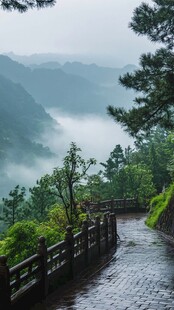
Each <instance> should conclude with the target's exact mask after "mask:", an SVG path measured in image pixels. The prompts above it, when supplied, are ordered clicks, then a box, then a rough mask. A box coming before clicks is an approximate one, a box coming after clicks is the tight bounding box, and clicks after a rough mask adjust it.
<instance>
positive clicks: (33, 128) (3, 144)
mask: <svg viewBox="0 0 174 310" xmlns="http://www.w3.org/2000/svg"><path fill="white" fill-rule="evenodd" d="M54 124H55V121H54V120H53V119H52V118H51V117H50V115H49V114H47V113H46V112H45V110H44V109H43V107H42V106H41V105H39V104H37V103H36V102H35V101H34V99H33V98H32V97H31V96H30V95H29V94H28V93H27V92H26V91H25V89H24V88H23V87H22V86H21V85H19V84H15V83H13V82H12V81H10V80H8V79H6V78H4V77H3V76H0V173H1V181H0V185H1V188H0V193H2V192H4V191H7V190H9V186H10V179H9V176H8V175H7V172H6V165H8V164H9V163H18V164H24V163H25V165H32V164H33V161H34V159H36V158H38V157H40V158H48V157H50V156H52V155H53V154H52V153H51V151H50V150H49V149H48V147H44V146H43V145H42V144H41V143H37V141H39V139H40V135H41V133H42V132H43V130H46V128H51V127H53V126H54ZM7 184H9V186H8V185H7ZM6 187H7V188H6Z"/></svg>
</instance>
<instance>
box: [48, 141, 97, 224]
mask: <svg viewBox="0 0 174 310" xmlns="http://www.w3.org/2000/svg"><path fill="white" fill-rule="evenodd" d="M79 152H81V149H80V148H78V147H77V146H76V144H75V143H74V142H72V143H71V145H70V150H69V151H68V152H67V156H65V158H64V159H63V167H62V168H59V167H57V168H55V169H54V171H53V174H52V175H51V177H50V178H49V177H48V176H47V177H46V178H47V180H48V182H49V184H50V186H51V189H52V190H53V193H55V195H56V196H57V197H58V202H60V201H61V202H62V204H63V206H64V208H65V211H66V216H67V220H68V223H69V224H71V225H73V223H74V218H76V219H77V217H78V213H77V208H76V207H77V204H78V199H77V197H76V188H77V185H79V184H80V183H81V182H82V181H83V180H84V179H85V178H86V176H87V171H88V170H89V168H90V166H91V165H94V164H95V163H96V160H95V159H94V158H90V159H89V160H87V161H86V160H84V159H83V158H82V157H81V156H80V155H79Z"/></svg>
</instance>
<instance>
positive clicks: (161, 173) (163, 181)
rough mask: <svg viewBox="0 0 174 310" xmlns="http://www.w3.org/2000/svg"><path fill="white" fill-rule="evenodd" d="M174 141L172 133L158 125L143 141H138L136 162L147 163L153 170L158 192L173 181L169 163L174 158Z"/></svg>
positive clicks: (135, 153)
mask: <svg viewBox="0 0 174 310" xmlns="http://www.w3.org/2000/svg"><path fill="white" fill-rule="evenodd" d="M173 152H174V143H173V141H172V135H171V133H170V132H167V131H165V130H163V129H160V128H159V127H157V128H156V129H155V130H153V131H152V132H151V134H150V135H148V136H147V137H146V138H145V139H143V140H142V141H141V140H140V141H137V142H136V152H134V162H135V163H142V164H145V165H146V166H147V167H148V168H149V169H150V170H151V172H152V175H153V183H154V185H155V188H156V190H157V192H158V193H160V192H161V191H162V189H163V187H164V186H165V187H167V186H169V184H170V183H171V174H172V172H171V170H172V168H171V169H170V171H169V163H170V162H171V160H172V158H173Z"/></svg>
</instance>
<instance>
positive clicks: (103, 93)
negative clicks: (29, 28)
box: [0, 55, 133, 114]
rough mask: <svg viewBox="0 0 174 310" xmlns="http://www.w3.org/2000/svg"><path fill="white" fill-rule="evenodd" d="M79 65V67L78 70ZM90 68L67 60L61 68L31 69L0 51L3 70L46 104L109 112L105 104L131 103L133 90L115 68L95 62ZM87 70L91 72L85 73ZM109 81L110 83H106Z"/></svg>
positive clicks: (67, 110) (74, 109) (75, 110)
mask: <svg viewBox="0 0 174 310" xmlns="http://www.w3.org/2000/svg"><path fill="white" fill-rule="evenodd" d="M46 66H48V64H46ZM74 66H75V69H74ZM67 67H68V68H69V69H68V68H67ZM77 67H78V68H80V69H78V70H77ZM89 68H91V67H90V66H87V65H82V64H77V63H76V64H75V65H68V64H65V65H64V66H63V67H62V69H47V68H39V69H34V70H31V69H30V68H28V67H25V66H23V65H21V64H19V63H17V62H15V61H12V60H11V59H10V58H9V57H7V56H3V55H0V73H1V74H2V75H4V76H6V77H7V78H9V79H11V80H12V81H14V82H18V83H21V85H22V86H23V87H24V88H25V89H26V90H27V91H28V92H29V93H30V94H31V95H32V96H33V97H34V99H35V100H36V101H37V102H38V103H40V104H42V105H43V106H44V107H56V108H60V109H61V110H63V111H65V112H71V113H80V114H84V113H106V107H107V106H108V105H109V104H115V105H123V104H124V105H129V104H130V102H131V100H132V99H133V93H131V92H126V91H125V90H124V89H123V88H121V87H120V86H119V85H118V81H117V78H118V74H117V75H116V71H114V70H113V71H112V69H111V70H109V69H108V68H104V69H100V67H97V66H95V65H92V71H91V69H90V70H89ZM95 68H96V71H95ZM70 69H71V70H70ZM87 69H88V70H87ZM64 70H66V71H68V70H69V72H64ZM85 70H87V71H88V72H87V73H85ZM70 71H71V72H70ZM82 71H83V72H82ZM106 71H108V72H110V73H109V74H110V75H112V78H111V77H110V79H111V80H112V83H111V80H107V78H108V75H107V74H106ZM73 72H74V74H72V73H73ZM91 72H93V75H92V73H91ZM101 72H102V73H101ZM82 73H83V76H82ZM80 74H81V76H80ZM92 76H93V77H92ZM114 76H115V80H114ZM99 77H100V78H99ZM99 79H101V80H103V83H101V84H100V83H99ZM114 82H115V83H114ZM108 83H109V87H107V86H108V85H107V84H108ZM102 84H104V85H102ZM110 84H111V85H110ZM118 93H121V94H123V93H124V96H123V97H125V100H123V102H122V95H121V96H120V95H119V96H118ZM125 94H126V95H125Z"/></svg>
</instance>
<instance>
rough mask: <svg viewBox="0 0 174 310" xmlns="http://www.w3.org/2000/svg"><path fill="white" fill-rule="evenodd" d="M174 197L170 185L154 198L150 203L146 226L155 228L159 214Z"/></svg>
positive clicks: (173, 190) (172, 186)
mask: <svg viewBox="0 0 174 310" xmlns="http://www.w3.org/2000/svg"><path fill="white" fill-rule="evenodd" d="M173 197H174V184H172V185H171V186H170V187H169V188H168V189H167V190H166V191H165V192H164V193H161V194H160V195H158V196H156V197H154V198H153V199H152V200H151V202H150V212H149V216H148V218H147V220H146V224H147V225H148V226H149V227H151V228H155V227H156V225H157V223H158V219H159V218H160V216H161V214H162V213H163V212H164V210H165V209H166V208H167V207H168V205H169V204H170V201H171V200H172V199H173Z"/></svg>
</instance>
